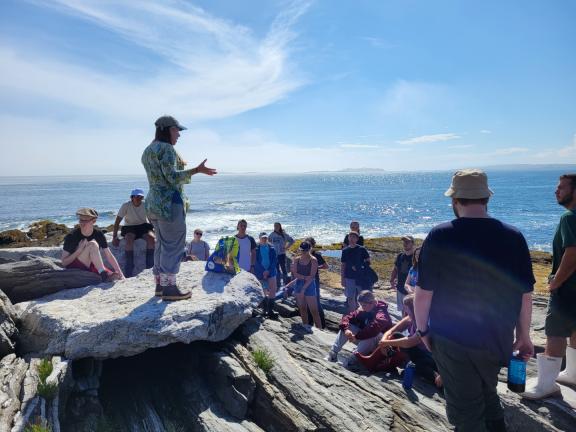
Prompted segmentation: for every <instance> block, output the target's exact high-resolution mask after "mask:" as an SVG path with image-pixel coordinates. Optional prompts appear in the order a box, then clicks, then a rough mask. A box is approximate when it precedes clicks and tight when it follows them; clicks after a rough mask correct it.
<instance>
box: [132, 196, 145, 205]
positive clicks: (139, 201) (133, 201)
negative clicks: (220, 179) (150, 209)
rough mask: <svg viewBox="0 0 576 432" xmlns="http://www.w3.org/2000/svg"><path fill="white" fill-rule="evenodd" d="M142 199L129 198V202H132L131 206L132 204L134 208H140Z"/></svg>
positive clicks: (138, 197)
mask: <svg viewBox="0 0 576 432" xmlns="http://www.w3.org/2000/svg"><path fill="white" fill-rule="evenodd" d="M143 199H144V197H143V196H139V195H137V196H133V197H130V201H132V204H134V207H140V204H142V200H143Z"/></svg>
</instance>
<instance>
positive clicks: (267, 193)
mask: <svg viewBox="0 0 576 432" xmlns="http://www.w3.org/2000/svg"><path fill="white" fill-rule="evenodd" d="M566 166H567V165H566ZM566 166H555V167H554V168H548V169H544V168H535V169H526V170H522V169H509V170H506V169H501V170H498V169H494V170H493V171H487V173H488V176H489V183H490V187H491V189H492V190H493V191H494V192H495V194H494V196H493V197H492V198H491V200H490V203H489V213H490V215H491V216H493V217H495V218H498V219H500V220H502V221H503V222H506V223H509V224H511V225H514V226H516V227H517V228H518V229H520V230H521V231H522V233H523V234H524V236H525V237H526V239H527V242H528V245H529V247H530V248H531V249H534V250H542V251H548V252H549V251H551V242H552V236H553V233H554V229H555V226H556V224H557V222H558V218H559V217H560V215H561V214H562V212H563V211H564V209H563V208H562V207H560V206H559V205H558V204H557V202H556V199H555V197H554V190H555V188H556V184H557V181H558V177H559V175H561V174H562V173H563V172H564V171H562V168H565V167H566ZM452 174H453V171H430V172H417V173H413V172H387V171H386V172H376V171H371V172H368V173H358V172H356V171H350V172H342V171H340V172H308V173H302V174H258V173H242V174H237V173H221V174H218V175H217V176H214V177H207V176H194V177H193V178H192V183H191V184H189V185H186V186H185V190H186V193H187V195H188V196H189V198H190V201H191V207H190V209H189V211H188V214H187V218H186V221H187V226H188V238H189V239H190V238H191V236H192V230H193V229H194V228H201V229H203V231H204V233H205V235H204V239H205V240H206V241H208V243H209V244H210V245H211V246H212V247H213V246H214V244H215V243H216V241H217V239H218V238H220V237H221V236H224V235H229V234H233V233H234V232H235V231H236V223H237V221H238V220H239V219H246V220H247V221H248V232H249V233H250V234H251V235H253V236H257V234H258V233H259V232H261V231H266V232H270V231H271V230H272V228H273V224H274V222H277V221H278V222H281V223H282V225H283V226H284V228H285V230H286V231H287V232H288V233H289V234H290V235H292V236H293V237H295V238H302V237H305V236H313V237H315V239H316V241H317V242H318V243H320V244H329V243H334V242H338V241H341V240H342V238H343V237H344V235H345V233H346V232H347V231H348V228H349V223H350V221H351V220H358V221H360V224H361V233H362V235H364V236H365V237H386V236H401V235H405V234H410V235H413V236H415V237H417V238H424V237H425V236H426V234H427V233H428V231H429V230H430V229H431V228H432V227H433V226H435V225H437V224H438V223H441V222H444V221H447V220H451V219H453V218H454V215H453V212H452V208H451V206H450V200H449V199H448V198H446V197H445V196H444V195H443V194H444V191H445V190H446V189H447V188H448V186H449V185H450V180H451V177H452ZM136 187H140V188H143V189H144V190H145V191H146V190H147V189H148V182H147V180H146V177H145V176H144V175H114V176H110V175H105V176H73V175H68V176H21V177H0V202H2V206H1V207H0V231H4V230H8V229H15V228H16V229H27V227H28V226H29V225H30V224H31V223H32V222H34V221H37V220H44V219H49V220H52V221H54V222H58V223H64V224H66V225H68V226H73V225H74V224H75V222H76V217H75V211H76V209H77V208H79V207H94V208H96V209H97V210H98V212H99V213H100V218H99V221H98V224H99V225H100V226H107V225H109V224H112V223H113V222H114V219H115V215H116V212H117V211H118V209H119V208H120V205H121V204H122V203H123V202H125V201H127V200H128V199H129V195H130V191H131V190H132V189H134V188H136Z"/></svg>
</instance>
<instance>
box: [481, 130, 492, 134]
mask: <svg viewBox="0 0 576 432" xmlns="http://www.w3.org/2000/svg"><path fill="white" fill-rule="evenodd" d="M480 133H481V134H491V133H492V131H491V130H488V129H482V130H481V131H480Z"/></svg>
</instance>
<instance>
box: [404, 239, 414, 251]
mask: <svg viewBox="0 0 576 432" xmlns="http://www.w3.org/2000/svg"><path fill="white" fill-rule="evenodd" d="M402 246H403V247H404V252H410V251H411V250H412V248H413V247H414V242H412V241H410V240H402Z"/></svg>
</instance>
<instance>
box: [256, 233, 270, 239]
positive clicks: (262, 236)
mask: <svg viewBox="0 0 576 432" xmlns="http://www.w3.org/2000/svg"><path fill="white" fill-rule="evenodd" d="M264 237H266V238H268V233H265V232H261V233H260V235H259V236H258V238H264Z"/></svg>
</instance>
